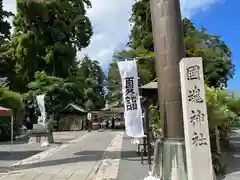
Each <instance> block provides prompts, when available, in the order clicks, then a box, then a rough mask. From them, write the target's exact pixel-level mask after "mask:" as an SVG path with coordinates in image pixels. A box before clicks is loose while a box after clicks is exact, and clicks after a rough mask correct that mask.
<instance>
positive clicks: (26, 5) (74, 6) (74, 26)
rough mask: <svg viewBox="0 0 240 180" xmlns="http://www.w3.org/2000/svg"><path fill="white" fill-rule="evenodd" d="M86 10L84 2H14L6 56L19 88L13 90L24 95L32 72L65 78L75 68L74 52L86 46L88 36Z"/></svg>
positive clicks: (89, 35) (89, 26) (85, 1)
mask: <svg viewBox="0 0 240 180" xmlns="http://www.w3.org/2000/svg"><path fill="white" fill-rule="evenodd" d="M86 7H87V8H88V7H91V4H90V2H89V1H88V0H80V1H75V0H70V1H69V0H56V1H51V2H49V3H38V2H37V1H23V0H18V1H17V14H16V16H15V18H14V21H13V24H14V35H13V39H12V43H11V48H10V49H12V51H9V53H10V54H11V56H12V59H15V60H16V64H15V71H16V74H17V75H16V78H17V79H18V81H20V80H21V81H22V85H21V86H18V85H15V86H14V89H15V90H18V91H20V92H26V91H27V84H28V83H29V82H31V81H33V80H34V74H35V72H36V71H42V70H44V71H45V72H46V73H47V74H48V75H53V76H56V77H61V78H67V77H68V75H69V71H71V69H72V68H74V67H76V66H77V62H76V52H77V50H81V49H82V48H85V47H86V46H88V44H89V43H90V38H91V36H92V28H91V23H90V21H89V19H88V17H87V16H86Z"/></svg>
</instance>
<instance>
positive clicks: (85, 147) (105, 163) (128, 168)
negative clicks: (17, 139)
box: [0, 131, 148, 180]
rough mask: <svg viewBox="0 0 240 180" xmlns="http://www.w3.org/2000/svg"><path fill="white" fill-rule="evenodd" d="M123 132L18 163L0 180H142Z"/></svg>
mask: <svg viewBox="0 0 240 180" xmlns="http://www.w3.org/2000/svg"><path fill="white" fill-rule="evenodd" d="M124 134H125V133H124V132H123V131H102V132H100V131H93V132H90V133H86V134H84V135H83V136H81V137H79V138H77V139H75V140H72V141H71V142H70V143H68V144H64V145H62V146H61V148H58V149H56V148H55V149H54V150H52V151H51V149H50V150H48V151H51V152H50V153H49V152H47V151H46V152H44V153H45V154H44V153H41V154H42V155H41V156H39V157H38V158H37V159H36V158H28V159H27V160H23V161H21V163H20V164H18V165H17V166H16V167H14V168H13V169H12V170H11V171H10V172H9V173H8V174H6V175H4V176H3V177H1V178H0V180H126V179H127V180H141V179H142V180H143V178H144V177H145V176H146V175H147V174H148V166H147V165H146V166H143V165H141V163H140V157H139V156H137V154H136V145H132V144H131V139H130V138H127V137H126V136H125V135H124Z"/></svg>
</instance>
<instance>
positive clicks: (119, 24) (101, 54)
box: [3, 0, 225, 66]
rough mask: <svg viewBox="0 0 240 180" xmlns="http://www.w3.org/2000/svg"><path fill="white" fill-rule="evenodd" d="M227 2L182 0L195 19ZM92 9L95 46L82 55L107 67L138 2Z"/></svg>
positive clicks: (101, 0)
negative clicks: (134, 4)
mask: <svg viewBox="0 0 240 180" xmlns="http://www.w3.org/2000/svg"><path fill="white" fill-rule="evenodd" d="M223 1H225V0H181V9H182V14H183V16H186V17H191V16H193V15H194V14H196V13H197V12H199V11H202V10H206V9H207V8H209V7H210V6H211V5H212V4H215V3H217V2H223ZM91 2H92V6H93V7H92V9H89V10H88V16H89V17H90V19H91V22H92V25H93V30H94V35H93V37H92V41H91V44H90V45H89V46H88V47H87V48H86V49H84V50H83V51H82V52H80V53H79V56H82V55H83V54H88V55H89V56H90V57H92V58H93V59H95V60H98V61H100V63H101V64H102V66H106V65H107V64H108V62H109V61H111V58H112V54H113V52H114V50H117V49H121V48H124V46H125V45H126V43H127V42H128V40H129V33H130V25H129V22H128V20H129V17H130V14H131V8H132V4H133V2H134V0H91ZM3 4H4V8H5V9H7V10H11V11H13V12H15V10H16V0H3Z"/></svg>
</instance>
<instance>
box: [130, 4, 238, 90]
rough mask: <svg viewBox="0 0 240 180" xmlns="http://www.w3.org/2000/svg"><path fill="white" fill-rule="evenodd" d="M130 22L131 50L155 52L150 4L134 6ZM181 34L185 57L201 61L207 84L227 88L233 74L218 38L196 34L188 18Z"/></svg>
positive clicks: (227, 51)
mask: <svg viewBox="0 0 240 180" xmlns="http://www.w3.org/2000/svg"><path fill="white" fill-rule="evenodd" d="M130 22H131V23H132V24H133V27H132V31H131V36H130V42H129V45H130V47H131V48H133V49H137V48H138V47H143V48H145V49H146V50H148V51H152V52H154V47H153V36H152V25H151V14H150V3H149V0H139V1H136V2H135V3H134V4H133V7H132V16H131V18H130ZM183 31H184V42H185V47H186V56H187V57H199V56H201V57H202V58H203V63H204V75H205V80H206V83H207V84H208V85H209V86H214V87H226V86H227V81H228V80H229V79H230V78H232V76H233V74H234V70H235V68H234V65H233V63H232V54H231V50H230V49H229V48H228V46H227V45H226V44H225V43H224V41H222V40H221V38H220V36H216V35H212V34H209V33H207V31H206V29H204V28H201V29H200V30H198V29H197V28H195V27H194V25H193V23H192V22H191V21H190V20H189V19H187V18H185V19H184V20H183Z"/></svg>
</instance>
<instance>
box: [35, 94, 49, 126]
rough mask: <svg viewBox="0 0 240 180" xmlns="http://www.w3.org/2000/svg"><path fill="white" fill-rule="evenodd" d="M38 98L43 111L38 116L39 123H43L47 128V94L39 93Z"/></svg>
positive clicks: (40, 108)
mask: <svg viewBox="0 0 240 180" xmlns="http://www.w3.org/2000/svg"><path fill="white" fill-rule="evenodd" d="M36 98H37V103H38V107H39V110H40V112H41V116H40V117H39V118H38V124H41V125H43V126H44V127H45V128H46V116H47V113H46V110H45V101H44V98H45V95H44V94H42V95H38V96H37V97H36Z"/></svg>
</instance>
